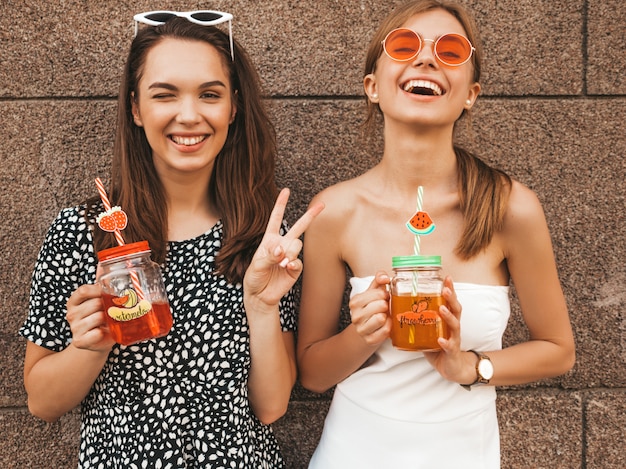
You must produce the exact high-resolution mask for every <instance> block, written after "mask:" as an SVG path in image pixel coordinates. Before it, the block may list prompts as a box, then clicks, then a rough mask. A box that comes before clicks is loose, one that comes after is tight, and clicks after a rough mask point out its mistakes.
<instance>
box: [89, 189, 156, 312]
mask: <svg viewBox="0 0 626 469" xmlns="http://www.w3.org/2000/svg"><path fill="white" fill-rule="evenodd" d="M96 187H97V188H98V193H99V194H100V199H102V204H103V205H104V209H105V210H106V211H109V210H111V202H109V196H107V192H106V190H105V189H104V184H102V180H101V179H100V178H96ZM114 234H115V239H116V240H117V244H119V245H120V246H124V244H126V243H125V242H124V238H123V237H122V233H121V232H120V230H118V229H117V228H116V229H115V232H114ZM129 273H130V279H131V280H132V282H133V287H134V288H135V292H136V293H137V296H138V297H139V299H140V300H143V299H144V298H145V296H144V293H143V290H142V289H141V283H140V282H139V277H138V276H137V272H135V271H134V270H130V269H129Z"/></svg>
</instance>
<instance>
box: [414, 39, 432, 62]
mask: <svg viewBox="0 0 626 469" xmlns="http://www.w3.org/2000/svg"><path fill="white" fill-rule="evenodd" d="M413 65H414V66H416V67H417V66H420V65H427V66H431V67H436V66H437V57H436V56H435V40H434V39H422V48H421V49H420V51H419V53H418V54H417V55H416V56H415V58H414V59H413Z"/></svg>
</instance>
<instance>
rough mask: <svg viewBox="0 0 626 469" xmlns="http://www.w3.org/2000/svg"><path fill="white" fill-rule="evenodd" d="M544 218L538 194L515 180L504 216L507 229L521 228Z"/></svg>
mask: <svg viewBox="0 0 626 469" xmlns="http://www.w3.org/2000/svg"><path fill="white" fill-rule="evenodd" d="M543 219H544V214H543V208H542V206H541V202H540V201H539V198H538V197H537V194H535V192H534V191H532V190H531V189H529V188H528V187H526V186H525V185H524V184H522V183H521V182H519V181H516V180H513V182H512V185H511V193H510V195H509V202H508V205H507V210H506V215H505V218H504V225H505V229H506V228H513V229H519V228H522V227H524V226H526V225H528V224H531V225H532V224H535V223H537V222H541V221H542V220H543Z"/></svg>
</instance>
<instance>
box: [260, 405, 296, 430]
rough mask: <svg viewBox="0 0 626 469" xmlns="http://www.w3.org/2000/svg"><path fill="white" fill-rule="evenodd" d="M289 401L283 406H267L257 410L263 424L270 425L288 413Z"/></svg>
mask: <svg viewBox="0 0 626 469" xmlns="http://www.w3.org/2000/svg"><path fill="white" fill-rule="evenodd" d="M287 408H288V403H287V404H285V405H282V406H276V407H273V408H266V409H263V410H261V411H259V412H255V415H256V417H257V418H258V419H259V421H260V422H261V423H262V424H263V425H270V424H272V423H274V422H276V421H277V420H278V419H279V418H281V417H282V416H283V415H285V414H286V413H287Z"/></svg>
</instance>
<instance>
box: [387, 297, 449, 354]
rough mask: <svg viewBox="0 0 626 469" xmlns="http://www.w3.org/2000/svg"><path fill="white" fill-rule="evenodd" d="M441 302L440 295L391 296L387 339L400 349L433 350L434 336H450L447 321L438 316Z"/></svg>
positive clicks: (435, 339) (436, 345)
mask: <svg viewBox="0 0 626 469" xmlns="http://www.w3.org/2000/svg"><path fill="white" fill-rule="evenodd" d="M443 304H445V301H444V299H443V297H442V296H434V295H419V296H410V295H403V296H396V295H393V296H392V297H391V343H392V344H393V346H394V347H396V348H397V349H400V350H410V351H419V352H427V351H437V350H441V347H440V346H439V344H438V343H437V339H439V338H440V337H443V338H445V339H448V338H450V331H449V330H448V325H447V324H446V322H445V321H444V320H443V319H441V317H440V316H439V313H438V311H439V306H441V305H443Z"/></svg>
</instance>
